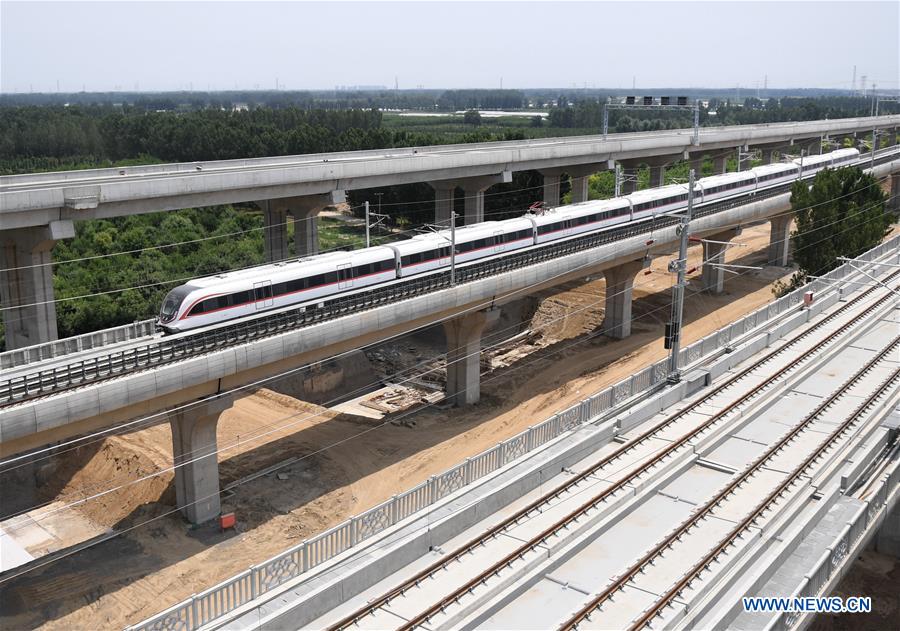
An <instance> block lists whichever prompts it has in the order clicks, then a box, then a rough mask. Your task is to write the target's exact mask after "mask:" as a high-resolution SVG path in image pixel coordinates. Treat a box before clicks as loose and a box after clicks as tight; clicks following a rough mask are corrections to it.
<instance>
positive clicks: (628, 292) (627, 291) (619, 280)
mask: <svg viewBox="0 0 900 631" xmlns="http://www.w3.org/2000/svg"><path fill="white" fill-rule="evenodd" d="M648 267H650V259H649V258H643V259H640V260H637V261H631V262H629V263H624V264H622V265H617V266H616V267H611V268H609V269H605V270H603V275H604V276H605V277H606V306H605V311H604V313H603V325H602V326H603V334H604V335H606V336H608V337H611V338H614V339H617V340H621V339H623V338H626V337H628V336H629V335H631V300H632V290H633V288H634V278H635V276H637V275H638V273H639V272H640V271H641V270H644V269H646V268H648Z"/></svg>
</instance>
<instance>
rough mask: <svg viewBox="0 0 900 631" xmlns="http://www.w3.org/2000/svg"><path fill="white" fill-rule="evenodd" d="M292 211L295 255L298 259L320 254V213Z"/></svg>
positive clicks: (315, 210) (316, 211) (317, 211)
mask: <svg viewBox="0 0 900 631" xmlns="http://www.w3.org/2000/svg"><path fill="white" fill-rule="evenodd" d="M320 210H321V208H316V209H314V210H308V211H305V212H304V211H302V210H292V211H291V217H293V218H294V253H295V254H296V256H297V258H303V257H304V256H313V255H316V254H318V253H319V211H320Z"/></svg>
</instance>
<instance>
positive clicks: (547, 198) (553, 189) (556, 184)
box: [538, 169, 563, 208]
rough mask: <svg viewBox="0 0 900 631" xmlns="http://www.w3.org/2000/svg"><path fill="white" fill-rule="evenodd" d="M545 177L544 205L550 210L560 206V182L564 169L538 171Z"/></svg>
mask: <svg viewBox="0 0 900 631" xmlns="http://www.w3.org/2000/svg"><path fill="white" fill-rule="evenodd" d="M538 172H539V173H540V174H541V175H542V176H544V203H545V204H546V205H547V206H549V207H550V208H555V207H557V206H559V201H560V199H559V198H560V181H561V179H562V174H563V170H562V169H540V170H539V171H538Z"/></svg>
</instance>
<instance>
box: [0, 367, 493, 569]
mask: <svg viewBox="0 0 900 631" xmlns="http://www.w3.org/2000/svg"><path fill="white" fill-rule="evenodd" d="M494 378H499V375H498V376H496V377H494ZM491 380H493V378H490V379H488V382H489V381H491ZM417 411H418V410H414V411H410V412H409V413H406V414H403V415H401V416H400V417H399V418H401V419H402V418H404V417H405V416H408V415H409V414H411V413H413V412H417ZM397 420H399V419H398V418H393V419H390V421H385V422H384V423H381V424H379V425H376V426H373V427H370V428H367V429H365V430H363V431H361V432H359V433H357V434H356V435H353V436H350V437H346V438H344V439H341V440H339V441H335V442H334V443H332V444H330V445H327V446H325V447H322V448H320V449H318V450H316V451H314V452H311V453H309V454H305V455H304V456H301V457H300V459H301V460H303V459H306V458H309V457H312V456H315V455H318V454H319V453H322V452H323V451H325V450H327V449H331V448H333V447H336V446H339V445H341V444H344V443H346V442H349V441H350V440H354V439H355V438H358V437H359V436H362V435H365V434H368V433H370V432H371V431H374V430H375V429H379V428H381V427H384V426H385V425H387V424H388V423H390V422H395V421H397ZM217 494H218V493H217ZM209 497H212V496H211V495H210V496H209ZM209 497H202V498H199V499H197V500H195V502H193V503H196V502H201V501H204V500H206V499H209ZM181 508H182V507H175V508H173V509H171V510H169V511H166V512H164V513H162V514H159V515H156V516H154V517H152V518H150V519H147V520H145V521H143V522H139V523H137V524H133V525H132V526H130V527H127V528H124V529H121V530H119V531H116V532H114V533H113V534H111V535H110V536H108V537H105V538H104V539H103V540H100V541H97V542H94V543H92V544H89V545H88V546H84V547H82V548H80V549H78V550H71V551H67V552H65V553H64V554H62V555H59V556H58V557H55V558H53V559H48V560H47V561H46V562H44V563H40V564H36V565H34V566H31V567H29V568H28V569H26V570H23V571H21V572H18V573H12V574H9V575H7V576H5V577H3V578H2V579H0V584H3V583H5V582H7V581H9V580H13V579H15V578H17V577H19V576H22V575H24V574H26V573H29V572H31V571H34V570H36V569H39V568H40V567H45V566H46V565H48V564H51V563H54V562H56V561H59V560H61V559H62V558H65V557H68V556H70V555H72V554H75V553H76V552H81V551H82V550H84V549H86V548H87V547H93V546H94V545H98V544H99V543H102V542H103V541H106V540H108V539H110V538H112V537H116V536H120V535H123V534H126V533H128V532H130V531H132V530H134V529H136V528H138V527H141V526H143V525H146V524H148V523H151V522H154V521H156V520H158V519H161V518H163V517H167V516H168V515H171V514H174V513H176V512H178V511H179V510H181Z"/></svg>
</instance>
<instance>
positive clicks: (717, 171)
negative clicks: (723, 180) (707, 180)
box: [712, 154, 728, 175]
mask: <svg viewBox="0 0 900 631" xmlns="http://www.w3.org/2000/svg"><path fill="white" fill-rule="evenodd" d="M727 170H728V155H727V154H722V155H717V156H714V157H713V172H712V174H713V175H722V174H724V173H726V172H727Z"/></svg>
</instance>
